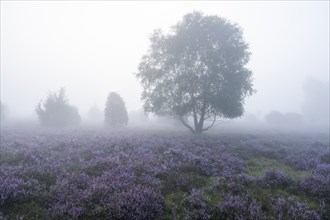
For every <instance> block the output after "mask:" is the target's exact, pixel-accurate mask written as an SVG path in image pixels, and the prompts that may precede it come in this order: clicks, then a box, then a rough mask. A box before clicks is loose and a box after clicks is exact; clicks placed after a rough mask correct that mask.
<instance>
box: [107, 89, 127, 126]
mask: <svg viewBox="0 0 330 220" xmlns="http://www.w3.org/2000/svg"><path fill="white" fill-rule="evenodd" d="M104 119H105V120H104V122H105V124H106V125H109V126H112V127H118V126H124V125H127V123H128V114H127V109H126V106H125V102H124V100H123V99H122V98H121V97H120V95H119V94H117V93H115V92H111V93H110V94H109V96H108V99H107V102H106V104H105V110H104Z"/></svg>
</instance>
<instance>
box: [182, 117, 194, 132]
mask: <svg viewBox="0 0 330 220" xmlns="http://www.w3.org/2000/svg"><path fill="white" fill-rule="evenodd" d="M179 120H180V121H181V123H182V124H183V125H184V126H186V127H187V128H188V129H189V130H190V131H191V132H192V133H195V130H194V129H193V128H192V127H191V126H190V125H189V124H188V123H187V122H185V121H184V119H183V117H182V116H179Z"/></svg>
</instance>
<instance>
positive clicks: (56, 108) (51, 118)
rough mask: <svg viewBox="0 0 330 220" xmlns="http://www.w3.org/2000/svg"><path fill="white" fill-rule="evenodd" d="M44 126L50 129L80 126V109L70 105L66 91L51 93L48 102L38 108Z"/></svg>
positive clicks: (42, 103) (40, 104)
mask: <svg viewBox="0 0 330 220" xmlns="http://www.w3.org/2000/svg"><path fill="white" fill-rule="evenodd" d="M36 112H37V114H38V117H39V120H40V122H41V124H42V125H44V126H50V127H66V126H74V125H78V124H80V121H81V117H80V115H79V113H78V109H77V108H76V107H75V106H72V105H70V104H69V101H68V98H67V97H66V95H65V89H64V88H61V89H60V90H59V92H58V93H56V92H50V93H49V95H48V97H47V99H46V101H44V102H42V101H40V102H39V104H38V105H37V107H36Z"/></svg>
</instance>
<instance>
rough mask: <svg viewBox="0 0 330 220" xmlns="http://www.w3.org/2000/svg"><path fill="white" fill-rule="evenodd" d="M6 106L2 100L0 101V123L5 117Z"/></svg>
mask: <svg viewBox="0 0 330 220" xmlns="http://www.w3.org/2000/svg"><path fill="white" fill-rule="evenodd" d="M6 116H7V114H6V107H5V105H4V104H2V102H0V122H1V123H2V122H3V121H5V119H6Z"/></svg>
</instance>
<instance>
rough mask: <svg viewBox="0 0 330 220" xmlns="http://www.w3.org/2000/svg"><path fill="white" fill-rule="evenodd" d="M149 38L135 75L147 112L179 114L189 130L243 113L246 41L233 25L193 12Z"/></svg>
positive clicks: (248, 81)
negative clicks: (189, 120)
mask: <svg viewBox="0 0 330 220" xmlns="http://www.w3.org/2000/svg"><path fill="white" fill-rule="evenodd" d="M150 40H151V47H150V49H149V51H148V53H147V54H146V55H144V56H143V57H142V60H141V62H140V64H139V67H138V73H137V74H136V75H137V77H138V79H139V80H140V81H141V84H142V86H143V93H142V100H143V101H144V110H145V111H146V112H153V113H155V114H157V115H165V116H170V117H174V118H179V119H180V121H181V122H182V123H183V125H185V126H186V127H187V128H189V129H190V131H192V132H193V133H201V132H203V131H205V130H207V129H209V128H210V127H212V126H213V125H214V123H215V121H216V120H217V119H218V118H235V117H239V116H241V115H242V114H243V111H244V108H243V105H244V99H245V97H246V96H248V95H251V94H252V93H253V92H254V90H253V88H252V87H253V85H252V77H251V75H252V73H251V71H250V70H248V69H247V68H246V67H245V65H246V64H247V62H248V61H249V57H250V53H249V51H248V45H247V44H246V43H245V42H244V40H243V37H242V30H241V28H240V27H239V26H238V25H237V24H233V23H231V22H229V21H228V20H226V19H224V18H221V17H217V16H204V15H203V14H202V13H200V12H193V13H190V14H187V15H185V16H184V17H183V20H182V21H180V22H179V23H177V24H176V25H175V26H174V27H172V29H171V31H170V32H169V33H168V34H164V33H162V32H161V31H160V30H156V31H155V32H154V33H153V35H152V36H151V38H150ZM185 116H188V117H189V118H191V119H192V121H193V125H190V124H189V122H188V121H187V120H185V119H184V117H185ZM205 121H210V122H209V123H208V124H205V123H204V122H205Z"/></svg>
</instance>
